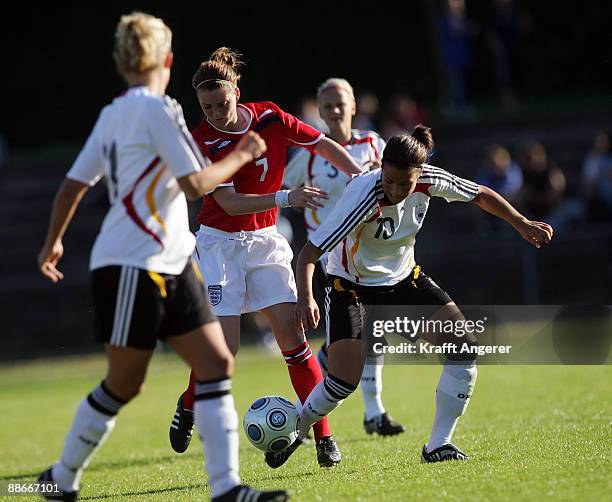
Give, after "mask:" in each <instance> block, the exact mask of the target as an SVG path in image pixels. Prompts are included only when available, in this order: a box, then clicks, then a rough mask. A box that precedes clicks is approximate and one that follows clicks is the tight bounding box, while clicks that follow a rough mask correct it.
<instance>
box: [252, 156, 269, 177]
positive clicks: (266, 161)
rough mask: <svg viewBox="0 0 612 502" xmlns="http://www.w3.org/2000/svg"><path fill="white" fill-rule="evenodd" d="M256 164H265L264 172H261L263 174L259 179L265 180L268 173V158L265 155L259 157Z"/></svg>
mask: <svg viewBox="0 0 612 502" xmlns="http://www.w3.org/2000/svg"><path fill="white" fill-rule="evenodd" d="M255 165H256V166H263V172H262V173H261V176H260V177H259V181H263V180H265V179H266V174H268V159H267V158H266V157H264V158H263V159H259V160H258V161H257V162H255Z"/></svg>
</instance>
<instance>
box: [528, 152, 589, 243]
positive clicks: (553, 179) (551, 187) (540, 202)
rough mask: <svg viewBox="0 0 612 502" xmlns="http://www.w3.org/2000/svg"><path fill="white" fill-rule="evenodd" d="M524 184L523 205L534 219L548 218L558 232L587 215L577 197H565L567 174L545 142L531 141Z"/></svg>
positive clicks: (548, 221)
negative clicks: (549, 153) (548, 154)
mask: <svg viewBox="0 0 612 502" xmlns="http://www.w3.org/2000/svg"><path fill="white" fill-rule="evenodd" d="M521 168H522V170H523V187H522V189H521V193H520V195H519V199H520V204H519V205H520V206H521V207H522V208H523V210H524V211H525V213H526V215H527V216H528V217H530V218H532V219H536V220H541V221H545V222H546V223H548V224H550V225H551V226H552V227H553V228H554V230H555V231H560V230H563V229H564V228H565V227H566V225H567V224H568V223H570V222H572V221H576V220H581V219H583V218H584V206H583V205H582V204H581V202H580V201H579V200H578V199H576V198H565V197H564V196H565V188H566V183H565V175H564V174H563V171H561V169H560V168H559V167H558V166H557V165H556V164H555V163H554V162H552V161H551V160H550V159H549V158H548V156H547V154H546V149H545V148H544V146H543V145H542V144H541V143H537V142H536V143H531V144H530V145H528V147H527V148H526V149H525V151H524V155H523V159H522V162H521Z"/></svg>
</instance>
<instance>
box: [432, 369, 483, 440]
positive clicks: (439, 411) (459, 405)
mask: <svg viewBox="0 0 612 502" xmlns="http://www.w3.org/2000/svg"><path fill="white" fill-rule="evenodd" d="M477 374H478V371H477V370H476V366H475V365H474V363H471V364H470V363H468V364H449V363H446V364H445V365H444V368H443V369H442V374H441V375H440V380H439V381H438V388H437V389H436V415H435V418H434V423H433V427H432V429H431V437H430V438H429V441H427V446H426V449H427V451H428V452H430V451H432V450H435V449H436V448H439V447H440V446H443V445H445V444H447V443H450V442H451V438H452V436H453V432H454V431H455V427H456V426H457V421H458V420H459V417H460V416H461V415H463V414H464V413H465V410H466V408H467V406H468V404H469V402H470V397H471V396H472V392H473V390H474V385H475V384H476V376H477Z"/></svg>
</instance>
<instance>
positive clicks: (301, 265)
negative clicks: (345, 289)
mask: <svg viewBox="0 0 612 502" xmlns="http://www.w3.org/2000/svg"><path fill="white" fill-rule="evenodd" d="M322 254H323V251H321V250H320V249H319V248H318V247H316V246H315V245H314V244H313V243H312V242H310V241H308V242H307V243H306V244H305V245H304V247H303V248H302V251H300V255H299V256H298V261H297V267H296V282H297V292H298V299H297V306H296V309H295V323H296V326H297V328H298V330H300V332H302V333H305V332H306V330H307V329H308V327H309V326H310V327H311V328H313V329H314V328H316V327H317V325H318V324H319V319H320V315H319V307H318V305H317V302H315V299H314V295H313V293H312V276H313V275H314V270H315V265H316V263H317V260H318V259H319V258H320V257H321V255H322Z"/></svg>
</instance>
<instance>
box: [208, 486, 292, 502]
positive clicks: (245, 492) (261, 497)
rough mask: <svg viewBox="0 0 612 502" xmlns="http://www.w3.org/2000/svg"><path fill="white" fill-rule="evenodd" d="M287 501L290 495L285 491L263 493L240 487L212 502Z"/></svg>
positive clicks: (247, 487) (235, 487) (248, 487)
mask: <svg viewBox="0 0 612 502" xmlns="http://www.w3.org/2000/svg"><path fill="white" fill-rule="evenodd" d="M285 500H289V493H288V492H287V491H285V490H273V491H269V492H261V491H259V490H255V489H254V488H251V487H250V486H246V485H238V486H234V488H232V489H231V490H230V491H228V492H225V493H224V494H223V495H219V496H218V497H215V498H213V499H212V502H237V501H241V502H247V501H249V502H283V501H285Z"/></svg>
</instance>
